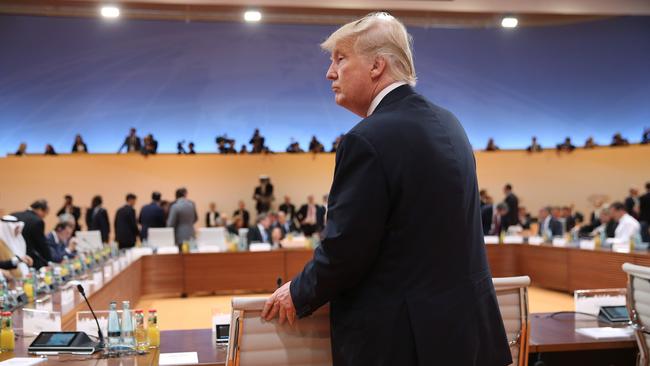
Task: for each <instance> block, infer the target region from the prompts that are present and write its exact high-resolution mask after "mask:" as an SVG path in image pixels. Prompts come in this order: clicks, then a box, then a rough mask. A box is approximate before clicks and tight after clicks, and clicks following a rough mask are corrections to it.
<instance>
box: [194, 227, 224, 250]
mask: <svg viewBox="0 0 650 366" xmlns="http://www.w3.org/2000/svg"><path fill="white" fill-rule="evenodd" d="M196 242H197V245H198V247H199V251H200V252H225V251H226V250H227V248H226V229H225V228H223V227H201V228H199V229H198V230H197V232H196Z"/></svg>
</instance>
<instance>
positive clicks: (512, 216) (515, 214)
mask: <svg viewBox="0 0 650 366" xmlns="http://www.w3.org/2000/svg"><path fill="white" fill-rule="evenodd" d="M504 201H505V203H506V205H508V213H507V214H506V215H505V217H504V218H505V220H504V223H503V230H507V229H508V226H512V225H517V224H518V223H519V198H517V196H515V194H514V193H510V194H509V195H507V196H506V199H505V200H504Z"/></svg>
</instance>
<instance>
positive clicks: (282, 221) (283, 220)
mask: <svg viewBox="0 0 650 366" xmlns="http://www.w3.org/2000/svg"><path fill="white" fill-rule="evenodd" d="M277 215H278V221H277V222H276V223H275V225H274V228H275V227H277V228H280V233H282V237H281V238H282V239H284V237H285V236H287V234H289V233H291V232H294V231H296V230H297V229H296V226H295V225H294V224H293V222H291V221H289V220H287V214H286V213H284V211H278V214H277Z"/></svg>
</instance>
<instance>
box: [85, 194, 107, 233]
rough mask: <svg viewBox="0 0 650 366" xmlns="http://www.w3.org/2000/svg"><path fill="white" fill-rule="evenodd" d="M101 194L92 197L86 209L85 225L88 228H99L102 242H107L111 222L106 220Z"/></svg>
mask: <svg viewBox="0 0 650 366" xmlns="http://www.w3.org/2000/svg"><path fill="white" fill-rule="evenodd" d="M103 202H104V201H103V199H102V196H99V195H97V196H95V197H93V199H92V202H91V204H90V208H89V209H88V210H87V211H86V225H87V226H88V230H89V231H90V230H99V232H100V234H101V236H102V243H108V236H109V235H110V233H111V224H110V223H109V222H108V212H106V209H105V208H104V207H102V203H103Z"/></svg>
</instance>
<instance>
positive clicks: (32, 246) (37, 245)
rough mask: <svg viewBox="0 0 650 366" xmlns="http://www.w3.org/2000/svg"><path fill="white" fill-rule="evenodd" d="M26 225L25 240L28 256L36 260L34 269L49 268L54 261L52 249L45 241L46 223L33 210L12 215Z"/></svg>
mask: <svg viewBox="0 0 650 366" xmlns="http://www.w3.org/2000/svg"><path fill="white" fill-rule="evenodd" d="M11 215H12V216H15V217H16V218H17V219H18V220H19V221H22V222H24V223H25V227H24V228H23V238H25V244H26V246H27V255H28V256H30V257H32V259H33V260H34V268H41V267H43V266H47V262H51V261H52V256H51V255H50V248H49V246H48V245H47V242H46V240H45V222H43V220H42V219H41V218H40V217H38V215H36V213H35V212H34V211H32V210H26V211H22V212H15V213H12V214H11Z"/></svg>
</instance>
